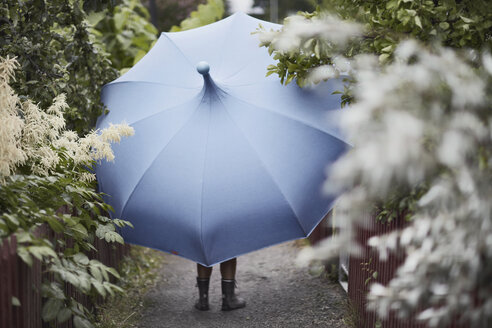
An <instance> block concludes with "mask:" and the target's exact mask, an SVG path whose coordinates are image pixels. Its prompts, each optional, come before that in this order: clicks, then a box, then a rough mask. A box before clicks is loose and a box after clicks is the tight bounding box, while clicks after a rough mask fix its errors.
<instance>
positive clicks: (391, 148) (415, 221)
mask: <svg viewBox="0 0 492 328" xmlns="http://www.w3.org/2000/svg"><path fill="white" fill-rule="evenodd" d="M325 5H326V6H327V7H328V8H329V9H331V10H332V12H321V11H318V12H315V13H313V14H307V13H304V14H303V15H298V16H295V17H291V18H289V19H288V20H286V23H285V25H284V27H283V30H282V31H281V32H275V31H262V32H261V33H260V38H261V41H262V44H263V45H265V46H267V47H269V50H270V52H271V53H274V54H275V58H277V59H279V63H278V65H272V66H270V67H269V73H277V74H279V76H280V77H282V78H283V81H284V82H290V81H292V80H293V79H295V78H297V79H298V83H299V84H301V85H307V84H310V83H318V82H320V81H322V80H326V79H329V78H332V77H336V76H338V75H340V74H342V73H344V74H348V76H349V78H348V79H347V81H348V82H349V85H348V86H347V88H346V90H345V92H344V97H345V98H344V100H345V101H346V102H350V103H351V108H350V110H347V111H342V114H341V128H342V131H343V132H344V134H345V135H346V136H347V138H349V139H350V141H351V142H352V143H353V144H354V148H353V149H351V150H350V151H349V152H347V153H346V154H345V155H344V156H342V157H341V158H340V159H339V160H337V162H336V163H335V164H334V165H333V166H332V167H331V168H330V174H329V178H328V179H327V181H326V183H325V187H326V191H329V192H338V193H340V194H341V196H340V197H339V199H338V202H337V221H340V222H343V223H344V225H346V226H348V227H349V228H348V229H343V230H341V233H340V234H339V235H338V236H337V237H336V238H334V239H332V240H328V241H325V242H323V243H322V244H321V246H320V247H318V248H315V249H310V250H307V251H306V252H305V253H304V257H301V259H302V258H303V259H305V260H306V259H308V260H311V259H323V258H326V257H328V256H331V255H334V254H336V253H337V251H338V249H339V247H340V246H343V247H349V245H350V243H351V242H354V240H353V235H352V229H350V227H357V226H359V225H364V224H365V222H362V220H363V218H364V217H366V216H365V215H364V214H365V213H367V211H368V210H370V209H371V208H373V206H374V204H384V205H383V206H382V211H381V212H380V219H395V218H397V217H399V218H401V217H403V216H405V217H406V218H408V219H410V221H411V222H410V224H409V225H408V226H407V227H405V228H403V229H402V230H395V231H393V232H391V233H389V234H387V235H382V236H375V237H373V238H371V239H370V240H369V243H368V244H369V246H371V247H373V248H375V249H376V250H377V251H379V256H380V258H381V259H382V260H384V259H385V258H386V257H387V256H388V253H389V252H391V251H394V250H396V249H399V250H403V251H404V252H405V253H406V259H405V261H404V263H403V264H402V265H401V266H400V267H399V268H398V270H397V272H396V274H395V276H394V277H393V279H392V280H391V281H390V282H389V284H387V285H386V286H383V285H381V284H378V283H373V284H372V285H371V289H370V293H369V294H368V300H369V302H368V304H369V307H370V308H371V309H372V310H375V311H377V312H378V314H379V316H380V317H381V318H385V317H386V316H387V315H388V314H389V313H390V311H396V312H397V314H398V315H399V316H400V317H409V316H415V317H416V318H417V319H419V320H422V321H425V322H426V323H427V324H428V325H429V326H431V327H435V326H446V325H448V324H449V323H451V322H452V321H453V320H455V319H456V318H460V319H461V320H462V321H463V322H464V323H465V324H466V325H470V326H475V327H488V326H490V325H491V322H492V316H491V312H490V305H491V304H492V298H491V295H492V294H491V293H490V290H491V289H492V285H491V280H490V279H488V277H489V276H490V274H491V273H492V252H491V251H490V247H489V246H490V240H492V228H491V227H492V205H491V202H490V195H491V194H492V190H491V186H492V181H491V177H492V172H491V167H492V166H491V164H492V151H491V149H492V124H491V122H492V116H491V113H492V112H491V108H492V98H491V95H492V57H491V55H490V51H491V49H492V32H491V31H492V29H491V28H490V27H491V26H492V21H491V15H492V10H491V8H492V7H491V6H492V4H491V3H490V2H486V1H456V2H455V1H453V0H443V1H441V0H436V1H406V0H386V1H358V0H355V1H350V2H347V1H338V0H332V1H325ZM337 16H338V17H337ZM340 17H341V18H343V19H344V20H340ZM349 19H350V20H351V21H352V22H351V21H349ZM353 21H357V22H359V23H354V22H353ZM352 249H354V248H352Z"/></svg>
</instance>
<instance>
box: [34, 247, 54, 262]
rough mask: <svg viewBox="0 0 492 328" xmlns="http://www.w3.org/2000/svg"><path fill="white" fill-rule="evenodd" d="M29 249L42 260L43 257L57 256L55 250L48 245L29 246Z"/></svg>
mask: <svg viewBox="0 0 492 328" xmlns="http://www.w3.org/2000/svg"><path fill="white" fill-rule="evenodd" d="M27 250H28V251H29V253H31V254H32V255H33V256H34V257H35V258H37V259H38V260H40V261H41V260H42V259H43V257H57V255H56V253H55V251H54V250H52V249H51V248H50V247H48V246H29V247H27Z"/></svg>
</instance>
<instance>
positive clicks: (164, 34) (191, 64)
mask: <svg viewBox="0 0 492 328" xmlns="http://www.w3.org/2000/svg"><path fill="white" fill-rule="evenodd" d="M161 35H162V36H164V37H165V38H166V39H168V40H169V42H171V44H172V45H173V46H174V47H175V48H176V49H177V50H178V51H179V52H180V53H181V55H183V57H184V58H185V59H186V61H187V62H188V64H190V66H191V67H193V68H195V65H194V64H193V63H192V62H191V60H190V59H189V58H188V57H187V56H186V55H185V54H184V52H183V51H182V50H181V49H180V48H179V47H178V46H177V45H176V43H174V41H173V40H172V39H171V38H170V37H169V36H167V34H166V33H162V34H161Z"/></svg>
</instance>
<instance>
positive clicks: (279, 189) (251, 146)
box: [218, 98, 306, 236]
mask: <svg viewBox="0 0 492 328" xmlns="http://www.w3.org/2000/svg"><path fill="white" fill-rule="evenodd" d="M218 99H219V101H220V102H221V104H222V106H223V107H224V111H225V112H226V113H227V115H228V116H229V118H230V119H231V121H232V122H233V123H234V125H235V126H236V127H237V128H238V131H241V134H242V135H243V137H244V139H245V140H246V142H247V143H248V144H249V147H250V148H251V149H252V150H253V152H254V153H255V154H256V157H257V158H258V161H259V162H260V163H261V165H262V166H263V169H264V170H265V171H266V172H267V173H268V175H269V176H270V178H271V179H272V181H273V183H274V184H275V186H276V187H277V189H278V191H279V192H280V194H281V195H282V197H283V198H284V199H285V201H286V202H287V204H288V205H289V207H290V209H291V210H292V213H294V216H295V217H296V222H297V224H298V225H299V227H300V228H301V231H302V233H303V234H304V235H305V236H306V229H304V227H303V226H302V224H301V221H300V220H299V216H298V215H297V213H296V211H295V210H294V207H293V206H292V204H291V203H290V201H289V200H288V199H287V197H286V196H285V194H284V193H283V191H282V189H281V188H280V186H279V184H278V182H277V181H275V179H274V177H273V175H272V174H271V173H270V171H269V170H268V167H267V166H266V165H265V163H263V161H262V160H261V157H260V155H259V154H258V152H257V151H256V149H255V148H254V147H253V144H252V143H251V141H250V140H249V139H248V137H247V136H246V134H245V133H244V131H243V129H241V127H240V126H239V124H237V123H236V121H235V120H234V118H233V117H232V115H231V114H230V113H229V111H228V110H227V107H226V106H225V104H224V103H223V102H222V99H220V98H218Z"/></svg>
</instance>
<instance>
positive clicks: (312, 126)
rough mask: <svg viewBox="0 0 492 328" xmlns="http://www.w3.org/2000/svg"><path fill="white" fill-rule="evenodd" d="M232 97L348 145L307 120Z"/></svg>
mask: <svg viewBox="0 0 492 328" xmlns="http://www.w3.org/2000/svg"><path fill="white" fill-rule="evenodd" d="M232 98H235V99H236V100H238V101H241V102H243V103H245V104H248V105H250V106H253V107H256V108H258V109H263V110H266V111H268V112H270V113H273V114H277V115H280V116H282V117H284V118H286V119H289V120H292V121H294V122H297V123H299V124H302V125H305V126H308V127H310V128H312V129H315V130H318V131H321V132H323V133H324V134H326V135H328V136H330V137H332V138H333V139H336V140H338V141H340V142H343V143H344V144H347V145H349V143H347V142H346V141H344V140H342V139H340V138H339V137H337V136H334V135H333V134H331V133H329V132H327V131H324V130H322V129H320V128H318V127H316V126H314V125H311V124H309V123H307V122H304V121H301V120H299V119H296V118H295V117H291V116H288V115H285V114H283V113H279V112H275V111H273V110H271V109H268V108H266V107H263V106H259V105H255V104H252V103H250V102H248V101H246V100H243V99H240V98H238V97H237V96H232Z"/></svg>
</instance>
